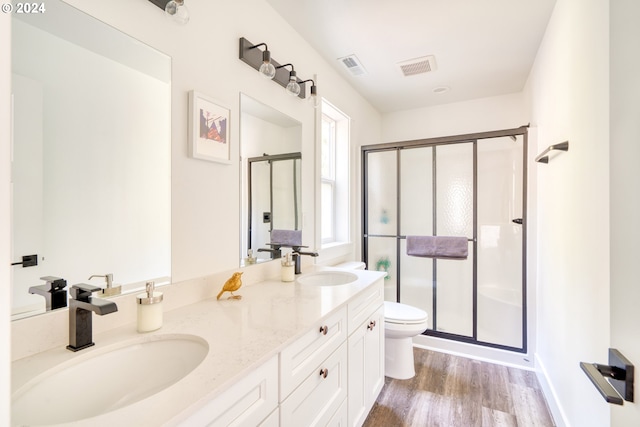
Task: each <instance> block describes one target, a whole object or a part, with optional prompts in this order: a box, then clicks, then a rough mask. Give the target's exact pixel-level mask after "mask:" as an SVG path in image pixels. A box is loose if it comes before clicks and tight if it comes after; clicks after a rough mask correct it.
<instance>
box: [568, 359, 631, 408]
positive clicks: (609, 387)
mask: <svg viewBox="0 0 640 427" xmlns="http://www.w3.org/2000/svg"><path fill="white" fill-rule="evenodd" d="M580 367H581V368H582V370H583V371H584V372H585V373H586V374H587V376H588V377H589V379H590V380H591V382H592V383H593V385H595V386H596V388H597V389H598V391H599V392H600V394H601V395H602V397H604V400H606V401H607V402H608V403H612V404H614V405H622V404H623V403H624V400H626V401H628V402H633V380H634V367H633V364H632V363H631V362H630V361H629V359H627V358H626V357H624V356H623V355H622V353H620V352H619V351H618V350H616V349H615V348H610V349H609V365H600V364H598V363H586V362H580ZM607 378H608V379H609V381H607ZM623 399H624V400H623Z"/></svg>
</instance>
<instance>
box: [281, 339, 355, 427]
mask: <svg viewBox="0 0 640 427" xmlns="http://www.w3.org/2000/svg"><path fill="white" fill-rule="evenodd" d="M346 397H347V343H343V344H342V345H341V346H340V347H339V348H338V349H337V350H336V351H335V352H334V353H333V354H331V355H330V356H329V357H328V358H327V359H326V360H324V361H322V362H321V363H320V364H319V365H317V366H315V369H314V370H313V372H312V373H311V374H309V375H308V376H307V378H305V379H304V381H302V384H300V387H298V388H297V389H296V390H295V391H294V392H293V393H291V395H290V396H289V397H287V399H286V400H285V401H284V402H282V403H281V404H280V424H281V425H282V426H308V427H313V426H327V425H334V424H335V423H336V422H337V423H338V425H339V423H340V420H342V419H344V418H345V413H346V405H345V399H346ZM336 420H338V421H336ZM343 425H344V424H343Z"/></svg>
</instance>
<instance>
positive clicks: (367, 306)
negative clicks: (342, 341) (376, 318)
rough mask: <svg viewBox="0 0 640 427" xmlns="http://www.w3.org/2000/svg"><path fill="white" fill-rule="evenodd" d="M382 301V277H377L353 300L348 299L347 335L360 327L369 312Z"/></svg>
mask: <svg viewBox="0 0 640 427" xmlns="http://www.w3.org/2000/svg"><path fill="white" fill-rule="evenodd" d="M383 302H384V279H379V280H378V281H376V283H374V284H373V285H371V286H369V287H368V288H367V289H366V290H364V291H362V292H361V293H360V295H358V296H357V297H355V298H354V299H353V301H349V304H348V306H347V318H348V330H349V335H351V334H352V333H353V331H355V329H356V328H358V327H360V326H361V325H362V323H363V322H364V321H366V320H367V319H369V316H371V313H373V312H374V311H376V310H377V309H378V307H379V306H380V304H383Z"/></svg>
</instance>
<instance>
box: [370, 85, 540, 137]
mask: <svg viewBox="0 0 640 427" xmlns="http://www.w3.org/2000/svg"><path fill="white" fill-rule="evenodd" d="M524 107H525V105H524V103H523V98H522V94H521V93H514V94H510V95H502V96H495V97H491V98H481V99H475V100H472V101H466V102H456V103H451V104H444V105H437V106H433V107H425V108H417V109H415V110H405V111H398V112H394V113H388V114H385V116H384V118H383V126H382V140H383V141H384V142H396V141H410V140H414V139H424V138H434V137H438V136H452V135H461V134H467V133H475V132H485V131H492V130H500V129H511V128H518V127H520V126H523V125H526V124H527V123H528V118H527V116H526V115H525V112H526V110H525V108H524Z"/></svg>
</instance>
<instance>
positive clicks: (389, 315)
mask: <svg viewBox="0 0 640 427" xmlns="http://www.w3.org/2000/svg"><path fill="white" fill-rule="evenodd" d="M384 319H385V321H387V322H392V323H422V322H424V321H426V320H427V312H426V311H424V310H420V309H419V308H417V307H413V306H410V305H407V304H400V303H397V302H391V301H385V302H384Z"/></svg>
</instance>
